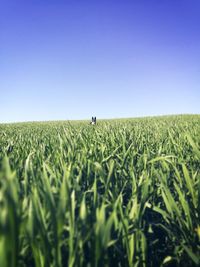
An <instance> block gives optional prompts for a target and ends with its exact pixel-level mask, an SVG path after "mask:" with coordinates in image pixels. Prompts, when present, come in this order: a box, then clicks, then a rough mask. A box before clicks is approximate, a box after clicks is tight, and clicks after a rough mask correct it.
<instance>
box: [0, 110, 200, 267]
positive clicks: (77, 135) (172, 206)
mask: <svg viewBox="0 0 200 267" xmlns="http://www.w3.org/2000/svg"><path fill="white" fill-rule="evenodd" d="M199 264H200V115H179V116H163V117H148V118H136V119H122V120H107V121H106V120H102V121H98V122H97V125H96V126H92V125H89V123H88V122H87V121H74V122H73V121H71V122H69V121H59V122H37V123H36V122H35V123H34V122H33V123H31V122H29V123H16V124H0V266H1V267H16V266H17V267H18V266H19V267H25V266H27V267H34V266H35V267H61V266H66V267H73V266H74V267H76V266H77V267H81V266H86V267H106V266H113V267H126V266H130V267H136V266H138V267H140V266H143V267H145V266H147V267H151V266H152V267H157V266H182V267H188V266H199Z"/></svg>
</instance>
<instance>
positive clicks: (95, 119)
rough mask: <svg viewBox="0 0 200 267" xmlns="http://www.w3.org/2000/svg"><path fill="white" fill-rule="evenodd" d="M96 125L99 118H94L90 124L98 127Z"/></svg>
mask: <svg viewBox="0 0 200 267" xmlns="http://www.w3.org/2000/svg"><path fill="white" fill-rule="evenodd" d="M96 123H97V118H96V117H92V120H91V122H90V124H92V125H96Z"/></svg>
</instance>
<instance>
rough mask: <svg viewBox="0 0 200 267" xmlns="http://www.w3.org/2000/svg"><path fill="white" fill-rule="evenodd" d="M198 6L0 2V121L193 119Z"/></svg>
mask: <svg viewBox="0 0 200 267" xmlns="http://www.w3.org/2000/svg"><path fill="white" fill-rule="evenodd" d="M199 102H200V1H199V0H162V1H161V0H84V1H83V0H65V1H64V0H48V1H47V0H29V1H27V0H0V122H19V121H44V120H76V119H78V120H79V119H88V120H89V119H90V118H91V117H92V116H96V117H97V119H98V118H123V117H124V118H126V117H141V116H153V115H166V114H186V113H187V114H188V113H189V114H200V104H199Z"/></svg>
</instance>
